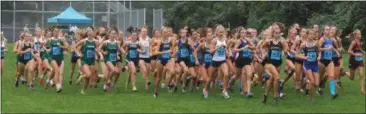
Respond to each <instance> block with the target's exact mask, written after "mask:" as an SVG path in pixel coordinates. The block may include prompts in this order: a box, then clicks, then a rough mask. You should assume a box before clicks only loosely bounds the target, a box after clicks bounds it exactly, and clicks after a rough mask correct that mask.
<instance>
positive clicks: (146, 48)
mask: <svg viewBox="0 0 366 114" xmlns="http://www.w3.org/2000/svg"><path fill="white" fill-rule="evenodd" d="M143 54H145V55H149V47H145V48H144V53H143Z"/></svg>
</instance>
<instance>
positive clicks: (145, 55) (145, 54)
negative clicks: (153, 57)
mask: <svg viewBox="0 0 366 114" xmlns="http://www.w3.org/2000/svg"><path fill="white" fill-rule="evenodd" d="M139 42H140V44H141V46H142V48H143V49H144V52H143V53H140V54H139V57H140V58H150V50H149V49H150V38H149V37H146V38H145V39H143V38H140V41H139Z"/></svg>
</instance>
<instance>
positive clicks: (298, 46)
mask: <svg viewBox="0 0 366 114" xmlns="http://www.w3.org/2000/svg"><path fill="white" fill-rule="evenodd" d="M302 43H303V42H302V41H301V40H300V43H299V45H297V46H296V51H298V50H299V49H300V46H301V44H302ZM301 54H305V53H304V50H301Z"/></svg>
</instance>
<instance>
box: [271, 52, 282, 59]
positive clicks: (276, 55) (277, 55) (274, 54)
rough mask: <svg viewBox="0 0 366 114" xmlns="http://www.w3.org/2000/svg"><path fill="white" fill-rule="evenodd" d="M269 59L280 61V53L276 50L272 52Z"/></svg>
mask: <svg viewBox="0 0 366 114" xmlns="http://www.w3.org/2000/svg"><path fill="white" fill-rule="evenodd" d="M271 59H272V60H281V52H280V51H278V50H272V52H271Z"/></svg>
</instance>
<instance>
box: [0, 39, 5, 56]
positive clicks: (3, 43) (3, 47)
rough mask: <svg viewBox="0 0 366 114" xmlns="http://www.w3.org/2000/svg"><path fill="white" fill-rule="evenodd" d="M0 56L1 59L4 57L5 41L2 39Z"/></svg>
mask: <svg viewBox="0 0 366 114" xmlns="http://www.w3.org/2000/svg"><path fill="white" fill-rule="evenodd" d="M0 48H1V58H2V59H3V58H4V57H5V42H4V41H3V42H2V43H1V47H0Z"/></svg>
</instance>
